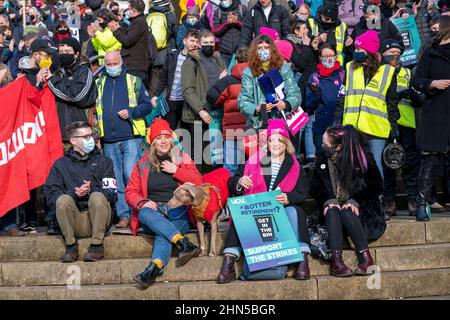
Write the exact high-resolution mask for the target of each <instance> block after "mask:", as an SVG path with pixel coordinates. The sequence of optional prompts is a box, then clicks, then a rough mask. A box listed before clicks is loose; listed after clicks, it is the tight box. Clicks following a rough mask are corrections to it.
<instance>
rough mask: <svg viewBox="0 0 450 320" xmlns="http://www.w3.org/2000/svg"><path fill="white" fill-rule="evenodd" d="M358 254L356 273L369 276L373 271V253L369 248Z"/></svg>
mask: <svg viewBox="0 0 450 320" xmlns="http://www.w3.org/2000/svg"><path fill="white" fill-rule="evenodd" d="M356 254H357V256H358V267H357V268H356V270H355V274H357V275H359V276H367V275H370V274H372V273H373V272H369V267H371V266H373V265H374V263H373V259H372V255H371V254H370V250H369V249H365V250H362V251H359V252H357V253H356Z"/></svg>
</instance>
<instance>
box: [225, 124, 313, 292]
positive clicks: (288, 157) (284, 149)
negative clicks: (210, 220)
mask: <svg viewBox="0 0 450 320" xmlns="http://www.w3.org/2000/svg"><path fill="white" fill-rule="evenodd" d="M267 139H268V140H267V141H268V144H267V146H268V150H267V152H263V151H260V152H257V153H255V154H254V155H252V156H251V157H250V158H249V159H248V160H247V162H246V163H245V165H240V166H239V168H238V170H237V172H236V173H235V175H234V176H233V177H232V178H230V180H229V181H228V189H229V192H230V194H232V195H235V196H240V195H249V194H256V193H262V192H267V191H272V190H276V189H280V190H281V192H282V193H281V194H280V195H279V196H277V198H276V199H277V200H278V201H279V202H280V203H281V204H283V205H284V207H285V210H286V214H287V216H288V218H289V221H290V223H291V226H292V229H293V231H294V234H295V235H296V237H297V240H298V243H299V247H300V251H301V252H302V255H303V261H302V262H300V264H299V266H298V268H297V272H296V273H295V275H294V278H295V279H297V280H307V279H309V278H310V271H309V266H308V254H310V253H311V251H310V249H309V245H308V243H309V237H308V231H307V223H306V216H305V213H304V212H303V210H302V209H301V208H300V205H301V204H302V203H303V202H304V201H305V200H306V197H307V196H308V192H309V180H308V177H307V175H306V172H305V171H304V170H303V169H302V168H301V166H300V164H299V162H298V161H297V158H296V157H295V149H294V146H293V145H292V142H291V141H290V140H289V132H288V129H287V128H286V123H285V122H284V120H281V119H273V120H269V126H268V129H267ZM241 252H242V248H241V245H240V241H239V238H238V235H237V232H236V228H235V226H234V225H233V224H232V225H231V228H230V230H229V231H228V237H227V240H226V242H225V249H224V256H223V263H222V268H221V270H220V273H219V276H218V277H217V283H228V282H231V281H233V280H235V279H236V273H235V269H234V262H235V261H236V260H238V259H239V258H240V256H241ZM241 279H242V276H241ZM244 279H245V277H244Z"/></svg>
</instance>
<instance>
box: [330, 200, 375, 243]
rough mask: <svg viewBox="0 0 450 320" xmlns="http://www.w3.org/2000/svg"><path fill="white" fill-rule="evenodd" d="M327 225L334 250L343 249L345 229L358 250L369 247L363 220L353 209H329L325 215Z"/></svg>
mask: <svg viewBox="0 0 450 320" xmlns="http://www.w3.org/2000/svg"><path fill="white" fill-rule="evenodd" d="M325 225H326V227H327V231H328V244H329V246H330V249H331V250H332V251H335V250H342V242H343V240H344V232H343V231H344V230H345V232H346V233H347V234H348V235H349V236H350V239H352V241H353V243H354V245H355V247H356V249H357V250H358V251H361V250H365V249H367V248H368V247H369V245H368V244H367V236H366V234H365V232H364V229H363V226H362V224H361V220H359V217H357V216H355V215H354V214H353V213H352V211H351V210H349V209H345V210H340V209H338V208H330V209H328V211H327V215H326V216H325Z"/></svg>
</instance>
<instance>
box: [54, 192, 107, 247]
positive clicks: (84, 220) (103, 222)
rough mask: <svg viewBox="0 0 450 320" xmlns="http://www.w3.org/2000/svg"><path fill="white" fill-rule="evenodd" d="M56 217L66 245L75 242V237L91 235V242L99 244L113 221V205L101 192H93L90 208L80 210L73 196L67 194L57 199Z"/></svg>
mask: <svg viewBox="0 0 450 320" xmlns="http://www.w3.org/2000/svg"><path fill="white" fill-rule="evenodd" d="M56 219H57V220H58V224H59V227H60V228H61V232H62V234H63V236H64V240H65V242H66V245H73V244H75V242H76V239H75V237H77V238H89V237H91V238H92V241H91V244H94V245H99V244H102V243H103V238H104V237H105V232H106V228H107V226H109V225H110V223H111V206H110V204H109V202H108V200H107V199H106V197H105V196H104V195H103V194H102V193H101V192H93V193H91V195H90V196H89V201H88V210H87V211H82V212H80V211H79V210H78V208H77V206H76V204H75V201H74V200H73V198H72V197H71V196H69V195H67V194H65V195H62V196H60V197H59V198H58V200H56Z"/></svg>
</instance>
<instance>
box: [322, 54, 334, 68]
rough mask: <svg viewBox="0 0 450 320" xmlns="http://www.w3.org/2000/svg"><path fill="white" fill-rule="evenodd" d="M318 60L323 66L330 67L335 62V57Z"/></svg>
mask: <svg viewBox="0 0 450 320" xmlns="http://www.w3.org/2000/svg"><path fill="white" fill-rule="evenodd" d="M320 62H321V63H322V65H323V66H324V67H325V68H327V69H331V68H333V67H334V65H335V64H336V57H333V58H320Z"/></svg>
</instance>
